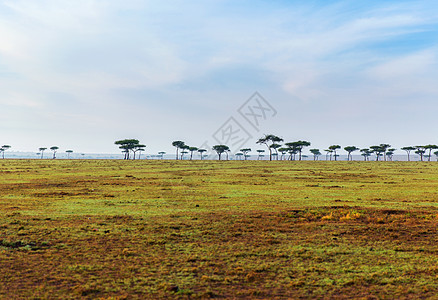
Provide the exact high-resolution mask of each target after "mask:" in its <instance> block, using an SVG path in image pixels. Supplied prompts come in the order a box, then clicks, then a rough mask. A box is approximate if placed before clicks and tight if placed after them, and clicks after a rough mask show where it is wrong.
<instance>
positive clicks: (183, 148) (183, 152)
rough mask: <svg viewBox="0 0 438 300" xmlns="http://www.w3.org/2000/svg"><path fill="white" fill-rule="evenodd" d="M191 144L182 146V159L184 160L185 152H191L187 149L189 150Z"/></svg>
mask: <svg viewBox="0 0 438 300" xmlns="http://www.w3.org/2000/svg"><path fill="white" fill-rule="evenodd" d="M189 148H190V147H189V146H188V145H183V146H182V147H181V150H182V151H181V160H183V157H184V154H187V153H189V151H187V150H189Z"/></svg>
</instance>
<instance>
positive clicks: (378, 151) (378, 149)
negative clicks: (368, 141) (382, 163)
mask: <svg viewBox="0 0 438 300" xmlns="http://www.w3.org/2000/svg"><path fill="white" fill-rule="evenodd" d="M370 149H371V152H374V153H375V154H376V161H379V158H380V156H382V153H385V152H386V149H385V148H384V147H382V144H380V145H378V146H377V145H376V146H371V147H370Z"/></svg>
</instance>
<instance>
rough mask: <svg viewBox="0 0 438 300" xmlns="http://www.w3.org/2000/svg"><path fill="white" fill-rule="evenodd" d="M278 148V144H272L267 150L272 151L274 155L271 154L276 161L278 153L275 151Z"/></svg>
mask: <svg viewBox="0 0 438 300" xmlns="http://www.w3.org/2000/svg"><path fill="white" fill-rule="evenodd" d="M280 147H281V145H280V144H272V145H271V146H269V148H271V149H274V151H275V153H273V154H272V155H274V156H275V157H276V159H277V160H278V151H277V149H278V148H280Z"/></svg>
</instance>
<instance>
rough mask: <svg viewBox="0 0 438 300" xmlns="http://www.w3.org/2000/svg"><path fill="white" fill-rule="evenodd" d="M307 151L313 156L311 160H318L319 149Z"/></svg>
mask: <svg viewBox="0 0 438 300" xmlns="http://www.w3.org/2000/svg"><path fill="white" fill-rule="evenodd" d="M309 151H310V153H312V154H313V160H318V156H320V155H321V152H320V151H319V149H310V150H309Z"/></svg>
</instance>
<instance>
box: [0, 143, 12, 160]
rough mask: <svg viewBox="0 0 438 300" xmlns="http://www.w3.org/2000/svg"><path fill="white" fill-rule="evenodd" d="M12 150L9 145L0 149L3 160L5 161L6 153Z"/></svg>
mask: <svg viewBox="0 0 438 300" xmlns="http://www.w3.org/2000/svg"><path fill="white" fill-rule="evenodd" d="M9 148H11V146H9V145H3V146H1V147H0V152H1V153H2V156H3V159H5V151H6V150H8V149H9Z"/></svg>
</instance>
